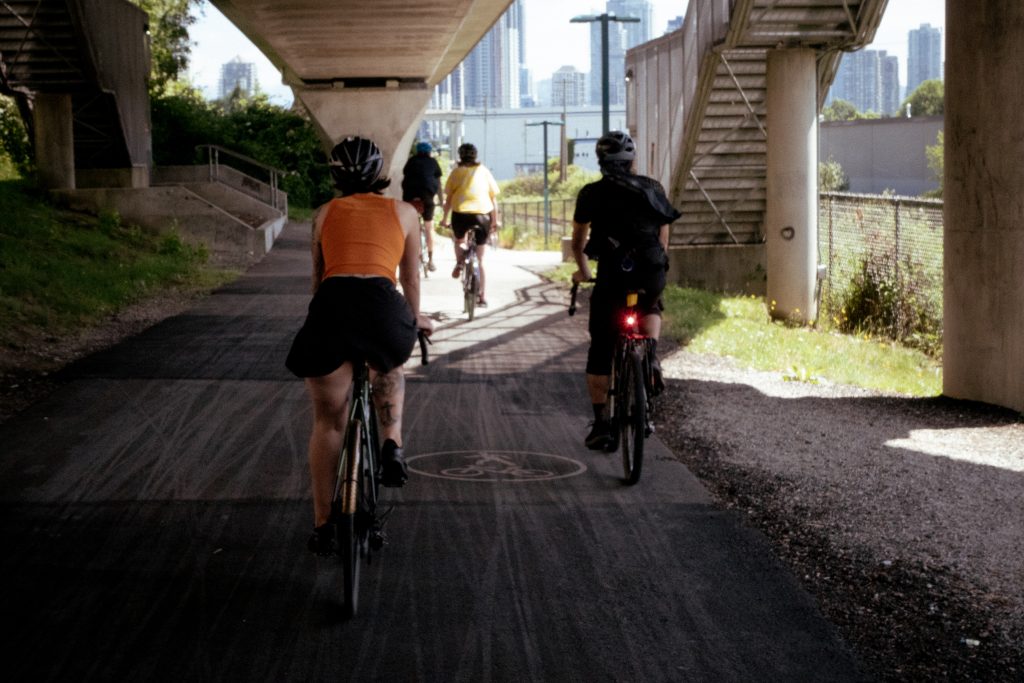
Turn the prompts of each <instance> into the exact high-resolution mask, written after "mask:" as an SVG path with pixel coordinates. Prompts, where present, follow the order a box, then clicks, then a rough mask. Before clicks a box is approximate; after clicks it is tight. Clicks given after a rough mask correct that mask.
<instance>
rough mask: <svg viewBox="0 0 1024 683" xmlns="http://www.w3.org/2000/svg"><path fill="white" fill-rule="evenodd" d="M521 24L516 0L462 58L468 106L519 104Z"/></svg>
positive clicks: (510, 106) (520, 5)
mask: <svg viewBox="0 0 1024 683" xmlns="http://www.w3.org/2000/svg"><path fill="white" fill-rule="evenodd" d="M524 28H525V25H524V14H523V0H515V2H513V3H512V4H511V5H509V8H508V9H507V10H506V11H505V14H503V15H502V16H501V18H500V19H498V21H497V22H496V23H495V24H494V26H492V27H491V30H490V31H488V32H487V34H486V35H485V36H484V37H483V38H482V39H481V40H480V42H479V43H477V45H476V47H475V48H473V51H472V52H470V53H469V55H468V56H467V57H466V59H465V60H463V62H462V66H463V70H464V75H463V80H464V83H465V95H464V101H465V105H466V107H467V108H471V109H514V108H518V107H520V106H521V105H522V88H521V86H522V79H523V71H524V69H525V64H524V62H523V55H522V50H524V49H525V39H524V36H523V31H524ZM527 97H529V94H528V93H527Z"/></svg>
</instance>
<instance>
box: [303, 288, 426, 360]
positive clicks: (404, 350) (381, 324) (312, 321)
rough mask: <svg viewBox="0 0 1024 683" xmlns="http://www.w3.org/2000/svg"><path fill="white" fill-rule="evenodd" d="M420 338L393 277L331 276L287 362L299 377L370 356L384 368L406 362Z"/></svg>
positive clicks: (319, 292) (318, 294) (315, 299)
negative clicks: (392, 280)
mask: <svg viewBox="0 0 1024 683" xmlns="http://www.w3.org/2000/svg"><path fill="white" fill-rule="evenodd" d="M415 343H416V319H415V317H414V316H413V314H412V309H411V308H409V304H408V302H406V300H405V298H404V297H403V296H402V295H401V294H400V293H399V292H398V289H397V288H396V287H395V285H394V283H392V282H391V281H390V280H388V279H387V278H383V277H371V278H364V277H345V276H341V277H329V278H327V279H326V280H324V281H323V282H322V283H320V287H319V288H318V289H317V292H316V294H314V295H313V300H312V301H310V302H309V313H308V314H307V316H306V321H305V323H303V325H302V328H301V329H300V330H299V331H298V333H297V334H296V335H295V339H294V340H293V341H292V346H291V350H290V351H289V352H288V359H287V360H286V361H285V366H286V367H287V368H288V369H289V370H291V372H292V373H293V374H294V375H296V376H298V377H323V376H324V375H329V374H330V373H332V372H334V371H335V370H337V369H338V368H339V367H341V366H342V364H344V363H345V362H348V361H352V362H359V361H363V360H365V361H366V362H367V363H369V364H370V367H371V368H373V369H374V370H377V371H379V372H388V371H390V370H392V369H393V368H396V367H398V366H399V365H402V364H403V363H405V361H407V360H408V359H409V356H411V355H412V349H413V345H414V344H415Z"/></svg>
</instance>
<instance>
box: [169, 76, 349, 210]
mask: <svg viewBox="0 0 1024 683" xmlns="http://www.w3.org/2000/svg"><path fill="white" fill-rule="evenodd" d="M225 104H226V105H227V107H225ZM151 106H152V120H153V160H154V162H155V163H156V164H158V165H165V166H170V165H180V164H194V163H199V162H201V161H202V159H201V158H200V157H199V156H198V154H199V152H197V151H196V147H197V146H198V145H206V144H215V145H221V146H223V147H226V148H228V149H230V150H232V151H235V152H239V153H241V154H244V155H246V156H249V157H252V158H253V159H258V160H259V161H261V162H263V163H265V164H269V165H270V166H274V167H276V168H280V169H283V170H286V171H289V172H290V173H289V175H287V176H285V177H284V178H283V179H282V180H281V188H282V189H283V190H284V191H285V192H287V193H288V200H289V203H291V204H295V205H296V206H297V207H311V206H317V205H319V204H321V203H323V202H324V201H326V200H327V199H329V198H330V197H331V196H332V192H333V190H332V185H331V180H330V174H329V172H328V170H327V159H326V157H325V155H324V152H323V148H322V147H321V145H320V141H319V139H318V138H317V135H316V132H315V131H314V129H313V125H312V123H311V122H310V121H309V119H308V118H306V117H305V116H303V115H302V114H301V113H299V112H297V111H292V110H288V109H285V108H283V107H279V106H277V105H275V104H271V103H270V101H269V99H268V98H267V96H266V95H257V96H255V97H253V98H250V99H235V100H229V101H228V102H227V103H224V104H221V103H216V102H207V101H206V100H204V99H203V97H202V95H201V94H200V93H199V91H197V90H195V89H194V88H190V87H183V86H175V87H172V88H170V89H169V92H168V93H167V94H164V95H161V96H157V97H154V98H153V100H152V105H151ZM240 170H243V171H245V172H250V171H249V170H247V169H240ZM254 175H258V174H256V173H254Z"/></svg>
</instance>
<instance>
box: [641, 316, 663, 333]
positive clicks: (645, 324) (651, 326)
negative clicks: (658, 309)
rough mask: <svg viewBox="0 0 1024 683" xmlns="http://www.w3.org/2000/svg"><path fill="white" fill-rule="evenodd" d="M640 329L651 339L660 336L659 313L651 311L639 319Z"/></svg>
mask: <svg viewBox="0 0 1024 683" xmlns="http://www.w3.org/2000/svg"><path fill="white" fill-rule="evenodd" d="M640 331H641V332H643V333H644V334H646V335H647V336H648V337H650V338H651V339H658V338H659V337H660V336H661V314H660V313H651V314H649V315H645V316H644V317H643V318H641V319H640Z"/></svg>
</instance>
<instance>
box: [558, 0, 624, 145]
mask: <svg viewBox="0 0 1024 683" xmlns="http://www.w3.org/2000/svg"><path fill="white" fill-rule="evenodd" d="M595 21H599V22H601V134H602V135H603V134H605V133H607V132H608V22H609V21H619V22H623V23H636V22H639V21H640V19H639V17H617V16H615V15H614V14H608V13H607V12H605V13H604V14H598V15H593V14H583V15H580V16H578V17H573V18H572V19H570V20H569V23H570V24H584V23H590V22H595Z"/></svg>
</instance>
